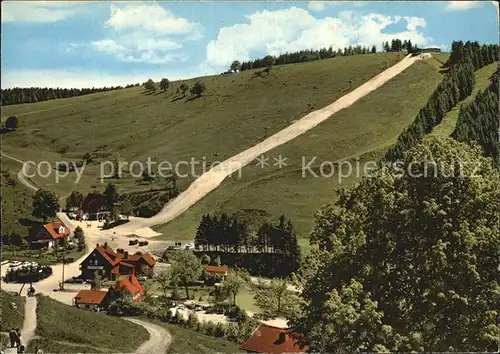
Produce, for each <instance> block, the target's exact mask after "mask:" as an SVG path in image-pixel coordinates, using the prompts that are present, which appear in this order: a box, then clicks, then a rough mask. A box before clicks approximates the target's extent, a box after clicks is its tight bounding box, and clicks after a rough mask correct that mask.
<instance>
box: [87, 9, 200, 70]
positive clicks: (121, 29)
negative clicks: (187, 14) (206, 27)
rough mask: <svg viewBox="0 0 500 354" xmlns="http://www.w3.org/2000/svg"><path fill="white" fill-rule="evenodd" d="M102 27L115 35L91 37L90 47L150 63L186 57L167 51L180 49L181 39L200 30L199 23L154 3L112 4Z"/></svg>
mask: <svg viewBox="0 0 500 354" xmlns="http://www.w3.org/2000/svg"><path fill="white" fill-rule="evenodd" d="M104 27H106V28H110V29H112V30H113V34H114V36H115V37H116V38H114V39H110V38H106V39H101V40H97V41H93V42H91V43H90V45H91V47H92V48H94V49H95V50H97V51H100V52H103V53H106V54H108V55H112V56H114V57H115V58H116V59H117V60H119V61H123V62H134V63H149V64H162V63H168V62H172V61H180V62H185V61H187V59H188V56H187V55H186V54H184V53H178V52H175V53H170V51H173V50H178V49H181V48H182V42H183V41H188V40H193V39H198V38H200V36H201V34H202V31H203V27H202V26H201V24H199V23H195V22H190V21H188V20H187V19H185V18H182V17H176V16H174V14H172V13H171V12H170V11H168V10H166V9H165V8H163V7H161V6H159V5H156V4H148V5H143V4H141V5H135V4H134V5H124V6H120V7H119V6H116V5H111V6H110V17H109V19H108V20H107V21H106V22H105V23H104ZM167 36H170V37H167ZM172 36H174V37H176V38H175V40H174V39H172Z"/></svg>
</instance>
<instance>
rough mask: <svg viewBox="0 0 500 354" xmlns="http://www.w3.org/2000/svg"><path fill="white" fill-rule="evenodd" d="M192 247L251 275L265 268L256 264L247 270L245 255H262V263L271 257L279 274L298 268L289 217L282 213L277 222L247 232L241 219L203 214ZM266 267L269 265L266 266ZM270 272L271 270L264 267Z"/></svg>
mask: <svg viewBox="0 0 500 354" xmlns="http://www.w3.org/2000/svg"><path fill="white" fill-rule="evenodd" d="M195 246H196V247H198V249H200V252H205V253H206V252H213V254H212V258H214V255H215V254H218V255H220V256H221V259H222V261H223V263H225V264H227V265H235V264H236V263H237V264H238V265H239V266H241V267H242V268H247V270H248V271H249V272H251V273H254V274H261V273H262V271H266V270H265V268H266V266H265V265H264V266H262V264H260V265H258V264H256V265H255V267H251V269H248V267H249V262H247V261H246V258H247V257H246V256H245V255H249V256H252V257H253V258H252V259H253V260H254V263H259V262H255V256H258V255H259V254H260V255H262V257H261V258H262V260H263V263H265V264H267V263H269V262H272V261H273V260H274V262H275V263H277V264H278V263H279V265H280V267H281V270H280V272H279V273H280V274H290V273H292V272H295V271H297V269H298V268H299V267H300V249H299V245H298V242H297V235H296V234H295V231H294V228H293V225H292V222H291V220H287V219H286V217H285V216H284V215H282V216H281V217H280V218H279V222H278V224H271V223H267V222H266V223H264V224H262V225H261V226H260V228H259V230H258V231H257V232H256V233H251V232H249V229H248V227H247V225H246V223H245V222H242V221H240V220H238V218H237V217H235V216H231V215H227V214H225V213H223V214H221V215H220V216H219V215H213V216H212V215H209V214H205V215H203V216H202V218H201V221H200V224H199V226H198V229H197V231H196V236H195ZM267 268H270V267H267ZM267 271H269V272H271V273H272V271H271V270H267Z"/></svg>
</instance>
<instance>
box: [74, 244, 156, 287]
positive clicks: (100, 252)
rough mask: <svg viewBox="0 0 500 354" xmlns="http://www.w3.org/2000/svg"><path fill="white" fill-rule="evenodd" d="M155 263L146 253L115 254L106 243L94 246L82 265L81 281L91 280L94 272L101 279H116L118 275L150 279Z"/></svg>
mask: <svg viewBox="0 0 500 354" xmlns="http://www.w3.org/2000/svg"><path fill="white" fill-rule="evenodd" d="M155 264H156V261H155V260H154V258H153V257H152V256H151V255H150V254H148V253H141V254H134V255H129V254H128V252H126V251H125V252H123V253H122V252H118V251H117V252H115V251H114V250H113V249H112V248H111V247H109V246H108V244H107V243H104V245H99V244H97V245H96V248H95V249H94V250H93V251H92V253H90V254H89V255H88V256H87V258H85V260H83V262H82V263H80V270H81V272H82V274H81V278H82V279H92V277H93V275H94V272H97V274H99V275H100V276H102V277H103V278H107V279H110V280H115V279H117V278H118V277H119V276H120V275H146V276H148V277H152V276H153V274H154V266H155Z"/></svg>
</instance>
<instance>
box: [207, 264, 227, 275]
mask: <svg viewBox="0 0 500 354" xmlns="http://www.w3.org/2000/svg"><path fill="white" fill-rule="evenodd" d="M228 270H229V268H228V267H226V266H212V265H207V266H205V272H207V273H215V274H226V273H227V272H228Z"/></svg>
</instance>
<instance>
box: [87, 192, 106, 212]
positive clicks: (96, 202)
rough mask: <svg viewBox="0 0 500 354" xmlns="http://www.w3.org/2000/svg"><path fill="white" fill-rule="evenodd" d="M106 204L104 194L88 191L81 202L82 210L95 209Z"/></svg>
mask: <svg viewBox="0 0 500 354" xmlns="http://www.w3.org/2000/svg"><path fill="white" fill-rule="evenodd" d="M105 205H106V196H105V195H104V194H100V193H89V194H87V196H86V197H85V199H84V200H83V203H82V209H83V211H92V210H94V211H95V210H97V209H99V208H100V207H102V206H105Z"/></svg>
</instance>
